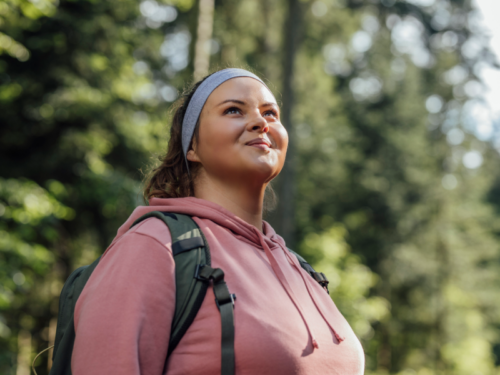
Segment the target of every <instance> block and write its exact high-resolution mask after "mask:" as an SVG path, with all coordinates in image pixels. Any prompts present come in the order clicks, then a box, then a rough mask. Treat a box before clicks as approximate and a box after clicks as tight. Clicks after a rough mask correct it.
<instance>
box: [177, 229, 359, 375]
mask: <svg viewBox="0 0 500 375" xmlns="http://www.w3.org/2000/svg"><path fill="white" fill-rule="evenodd" d="M220 236H221V234H218V237H217V238H220ZM209 242H210V240H209ZM273 251H275V252H277V251H281V250H280V249H276V250H273ZM211 253H212V267H214V268H215V267H218V268H221V269H222V270H223V271H224V273H225V280H226V282H227V285H228V288H229V290H230V292H231V293H234V294H235V295H236V302H235V307H234V320H235V360H236V374H238V375H242V374H273V375H274V374H308V375H309V374H315V373H318V374H319V373H321V374H342V375H350V374H353V375H354V374H356V375H357V374H362V373H363V367H364V359H363V351H362V348H361V345H360V344H359V341H358V339H357V338H356V337H355V335H354V333H353V332H352V330H351V328H350V327H349V325H348V323H347V322H346V321H345V319H344V318H343V317H342V315H341V314H340V312H338V310H337V309H336V307H335V305H334V304H333V303H331V301H329V300H328V298H329V297H328V295H327V294H326V293H325V292H323V291H322V290H321V291H320V292H321V293H324V296H323V298H325V299H326V300H327V301H328V302H330V305H329V309H328V311H327V312H328V314H331V316H330V319H331V320H330V322H333V324H334V325H335V329H336V331H337V332H341V334H342V336H343V337H345V340H344V341H342V342H341V343H339V342H338V340H337V339H336V338H335V336H334V334H333V332H332V330H331V329H330V326H329V325H328V323H327V322H326V320H325V319H324V317H323V316H322V314H321V311H319V310H318V308H317V306H316V304H315V303H314V300H313V299H312V297H311V295H310V294H309V292H308V289H307V288H306V286H305V284H304V280H303V279H302V277H301V275H300V274H299V273H298V271H297V270H294V268H293V266H292V265H291V264H289V263H288V262H287V261H286V257H283V256H281V255H278V253H276V254H277V255H276V259H277V260H278V261H279V262H280V263H281V268H282V269H283V270H284V276H285V278H286V282H288V283H289V285H290V286H291V288H292V290H293V293H294V294H295V299H296V300H297V301H299V303H300V305H301V309H300V310H299V309H298V308H297V305H296V303H294V302H293V300H292V299H291V298H290V295H289V293H287V291H286V289H285V288H284V287H283V280H280V278H279V277H277V276H276V274H275V272H273V269H272V267H271V265H270V264H269V260H268V259H267V257H266V255H265V254H264V252H263V251H261V250H258V249H255V248H253V247H252V246H250V245H248V244H246V243H245V242H242V241H234V242H233V243H232V244H230V245H229V246H227V243H226V244H225V246H222V244H220V243H219V244H218V243H215V244H212V243H211ZM308 277H309V276H308ZM323 302H325V301H323ZM312 337H314V338H315V339H316V341H317V342H318V344H319V349H314V348H313V346H312ZM220 343H221V321H220V314H219V310H218V309H217V307H216V304H215V297H214V294H213V291H212V289H211V288H209V290H208V292H207V295H206V297H205V300H204V302H203V304H202V306H201V308H200V310H199V312H198V314H197V316H196V318H195V320H194V322H193V323H192V325H191V326H190V328H189V329H188V331H187V332H186V334H185V335H184V337H183V338H182V340H181V341H180V343H179V345H178V346H177V348H176V349H175V350H174V352H173V353H172V354H171V356H170V358H169V363H168V367H167V373H168V374H169V375H172V374H173V375H177V374H188V373H189V374H204V375H211V374H214V375H215V374H220V358H221V347H220V345H221V344H220Z"/></svg>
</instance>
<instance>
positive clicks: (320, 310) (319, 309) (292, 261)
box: [280, 245, 345, 343]
mask: <svg viewBox="0 0 500 375" xmlns="http://www.w3.org/2000/svg"><path fill="white" fill-rule="evenodd" d="M280 247H281V249H282V250H283V252H284V253H285V256H286V257H287V258H288V260H289V261H290V262H291V263H292V264H293V265H294V267H295V268H296V269H297V271H298V272H299V274H300V277H301V278H302V281H303V282H304V284H305V285H306V289H307V292H308V293H309V295H310V296H311V299H312V300H313V302H314V305H315V306H316V309H318V311H319V313H320V314H321V316H322V317H323V319H324V320H325V321H326V323H327V324H328V326H329V327H330V329H331V330H332V331H333V334H334V335H335V338H336V339H337V341H338V342H339V343H341V342H342V341H344V340H345V338H344V337H342V336H340V335H339V334H338V333H337V331H336V330H335V328H334V327H333V324H332V323H331V322H330V320H329V319H327V315H326V314H325V313H324V311H323V309H322V308H321V306H319V305H318V304H317V303H316V298H314V297H313V294H314V292H313V291H312V290H311V289H310V288H311V285H310V282H311V280H309V279H310V277H309V276H305V275H304V274H305V272H303V270H302V268H301V267H300V266H299V267H298V266H297V265H296V259H295V260H294V259H293V258H294V257H293V256H292V254H291V253H290V252H289V251H287V250H285V249H283V247H282V246H281V245H280Z"/></svg>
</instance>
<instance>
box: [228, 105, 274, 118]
mask: <svg viewBox="0 0 500 375" xmlns="http://www.w3.org/2000/svg"><path fill="white" fill-rule="evenodd" d="M232 111H238V112H239V113H241V109H239V108H238V107H231V108H228V109H226V110H225V111H224V114H225V115H227V114H229V112H232ZM269 113H270V114H272V115H273V116H274V117H278V112H276V111H275V110H272V109H271V110H269V111H266V112H264V115H267V114H269Z"/></svg>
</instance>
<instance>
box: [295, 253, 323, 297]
mask: <svg viewBox="0 0 500 375" xmlns="http://www.w3.org/2000/svg"><path fill="white" fill-rule="evenodd" d="M287 249H288V251H290V252H291V253H292V254H293V255H295V257H297V260H298V261H299V263H300V266H301V267H302V268H303V269H304V270H305V271H306V272H307V273H308V274H309V275H311V277H312V278H313V279H314V280H316V281H317V282H318V284H319V285H321V286H322V287H323V288H325V289H326V292H327V293H328V294H330V291H329V290H328V283H329V281H328V279H327V277H326V276H325V274H324V273H323V272H316V271H315V270H314V268H313V267H312V266H311V265H310V264H309V263H308V262H307V261H306V260H305V259H304V258H303V257H302V256H300V255H299V254H298V253H296V252H295V251H293V250H292V249H289V248H288V247H287Z"/></svg>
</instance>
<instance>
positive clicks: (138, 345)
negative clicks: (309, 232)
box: [72, 198, 364, 375]
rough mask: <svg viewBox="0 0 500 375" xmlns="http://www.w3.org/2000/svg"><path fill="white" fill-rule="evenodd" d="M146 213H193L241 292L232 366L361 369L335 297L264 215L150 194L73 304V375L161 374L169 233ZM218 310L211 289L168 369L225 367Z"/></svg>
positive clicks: (171, 291)
mask: <svg viewBox="0 0 500 375" xmlns="http://www.w3.org/2000/svg"><path fill="white" fill-rule="evenodd" d="M150 211H164V212H175V213H182V214H188V215H191V216H193V218H194V220H195V221H196V222H197V224H198V225H199V226H200V228H201V230H202V231H203V233H204V234H205V236H206V238H207V241H208V243H209V246H210V252H211V257H212V267H213V268H221V269H222V270H223V271H224V273H225V275H226V277H225V280H226V282H227V285H228V288H229V290H230V292H231V293H235V294H236V296H237V300H236V303H235V310H234V315H235V318H234V319H235V357H236V374H238V375H243V374H258V375H264V374H269V375H276V374H286V375H289V374H304V375H306V374H307V375H311V374H321V375H326V374H342V375H351V374H352V375H358V374H363V372H364V355H363V349H362V347H361V344H360V343H359V340H358V339H357V338H356V336H355V335H354V332H353V331H352V329H351V327H350V326H349V324H348V323H347V321H346V320H345V319H344V317H343V316H342V314H341V313H340V312H339V311H338V309H337V307H336V306H335V304H334V303H333V302H332V300H331V298H330V297H329V296H328V294H327V293H325V291H324V289H322V288H321V287H320V286H319V285H318V284H317V283H316V281H314V280H313V279H312V278H311V277H310V276H309V275H308V274H307V273H306V272H305V271H304V270H302V268H301V267H300V265H299V263H298V261H297V259H296V258H295V257H294V256H293V255H291V254H290V252H289V251H288V250H287V249H286V247H285V243H284V241H283V239H282V238H281V237H280V236H278V235H277V234H276V233H275V232H274V230H273V229H272V228H271V226H270V225H269V224H267V223H264V234H262V233H261V232H260V231H259V230H257V228H255V227H254V226H252V225H250V224H248V223H246V222H245V221H243V220H242V219H240V218H238V217H237V216H235V215H233V214H232V213H230V212H229V211H227V210H225V209H224V208H222V207H220V206H219V205H217V204H215V203H211V202H208V201H205V200H202V199H197V198H179V199H158V198H155V199H151V201H150V206H141V207H138V208H136V209H135V211H134V212H133V213H132V215H131V216H130V218H129V219H128V220H127V221H126V222H125V224H123V225H122V226H121V228H120V229H119V230H118V234H117V236H116V237H115V239H114V240H113V242H112V243H111V245H110V246H109V248H108V249H107V250H106V252H105V253H104V255H103V257H102V259H101V261H100V263H99V265H98V266H97V268H96V269H95V271H94V273H93V274H92V276H91V277H90V279H89V281H88V283H87V285H86V286H85V289H84V290H83V292H82V294H81V296H80V298H79V299H78V302H77V304H76V310H75V330H76V340H75V346H74V350H73V358H72V371H73V374H74V375H99V374H103V375H104V374H105V375H112V374H119V375H139V374H143V375H160V374H162V373H163V369H164V364H165V358H166V354H167V350H168V341H169V340H168V338H169V337H170V326H171V321H172V318H173V314H174V305H175V275H174V261H173V256H172V250H171V237H170V233H169V231H168V229H167V227H166V226H165V224H163V223H162V222H161V221H160V220H157V219H154V218H151V219H147V220H145V221H144V222H142V223H140V224H139V225H137V226H135V227H134V228H132V229H131V230H128V229H129V227H130V226H131V225H132V223H133V222H134V221H135V220H136V219H137V218H139V217H140V216H142V215H144V214H145V213H147V212H150ZM220 335H221V323H220V315H219V311H218V309H217V306H216V305H215V300H214V294H213V290H212V288H209V289H208V292H207V295H206V298H205V300H204V302H203V304H202V306H201V308H200V311H199V312H198V315H197V316H196V318H195V320H194V322H193V324H192V325H191V327H190V328H189V329H188V331H187V332H186V334H185V335H184V337H183V338H182V340H181V341H180V343H179V345H178V346H177V348H176V349H175V350H174V351H173V353H172V354H171V356H170V357H169V359H168V362H167V366H166V367H165V368H166V374H168V375H181V374H190V375H194V374H200V375H201V374H203V375H219V374H220V357H221V354H220V351H221V348H220Z"/></svg>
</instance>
